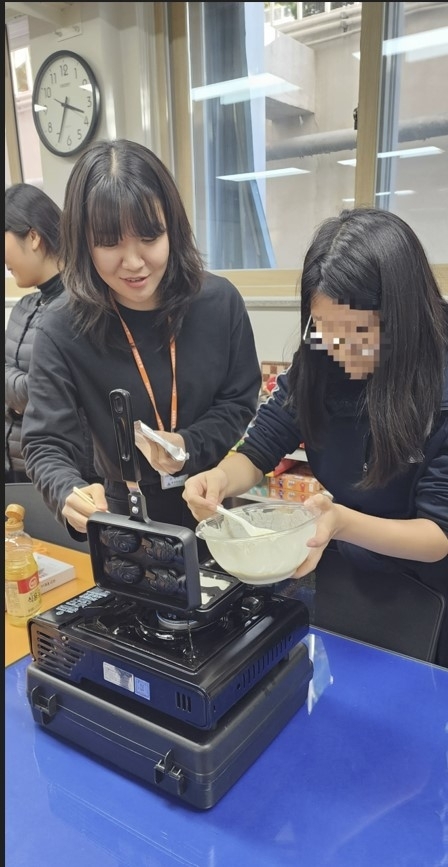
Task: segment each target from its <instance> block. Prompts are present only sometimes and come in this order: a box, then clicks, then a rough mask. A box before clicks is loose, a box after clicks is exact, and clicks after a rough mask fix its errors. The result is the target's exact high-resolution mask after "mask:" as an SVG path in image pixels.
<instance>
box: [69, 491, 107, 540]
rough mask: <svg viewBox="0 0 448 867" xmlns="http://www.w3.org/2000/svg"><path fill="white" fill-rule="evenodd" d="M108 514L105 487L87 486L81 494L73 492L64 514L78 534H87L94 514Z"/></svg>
mask: <svg viewBox="0 0 448 867" xmlns="http://www.w3.org/2000/svg"><path fill="white" fill-rule="evenodd" d="M89 500H90V502H89ZM98 511H101V512H107V500H106V496H105V493H104V487H103V485H100V484H97V483H95V484H94V485H85V486H83V487H82V488H80V489H79V492H78V493H77V492H76V491H71V492H70V494H69V495H68V497H67V498H66V500H65V504H64V507H63V509H62V514H63V516H64V518H65V519H66V521H68V523H69V524H70V525H71V526H72V527H73V529H74V530H76V531H77V532H78V533H85V532H86V529H87V521H88V519H89V518H90V516H91V515H93V513H94V512H98Z"/></svg>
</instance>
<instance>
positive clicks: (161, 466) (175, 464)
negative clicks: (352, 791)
mask: <svg viewBox="0 0 448 867" xmlns="http://www.w3.org/2000/svg"><path fill="white" fill-rule="evenodd" d="M158 434H159V436H160V437H162V438H163V439H164V440H166V441H167V443H171V445H173V446H177V448H180V449H182V450H183V451H185V441H184V438H183V437H182V436H181V435H180V434H178V433H171V432H170V431H165V430H164V431H158ZM135 444H136V446H137V447H138V448H139V449H140V451H141V452H142V454H144V456H145V458H146V460H147V461H148V463H149V464H151V466H152V467H153V469H154V470H157V472H158V473H168V474H169V475H170V476H172V475H174V473H178V472H179V470H181V469H182V468H183V466H184V464H185V461H176V460H175V459H174V458H172V457H171V455H170V454H168V452H167V451H165V449H164V448H163V446H161V445H159V444H158V443H155V442H153V441H152V440H151V441H149V440H148V439H147V437H145V436H143V434H140V433H138V432H137V431H136V432H135Z"/></svg>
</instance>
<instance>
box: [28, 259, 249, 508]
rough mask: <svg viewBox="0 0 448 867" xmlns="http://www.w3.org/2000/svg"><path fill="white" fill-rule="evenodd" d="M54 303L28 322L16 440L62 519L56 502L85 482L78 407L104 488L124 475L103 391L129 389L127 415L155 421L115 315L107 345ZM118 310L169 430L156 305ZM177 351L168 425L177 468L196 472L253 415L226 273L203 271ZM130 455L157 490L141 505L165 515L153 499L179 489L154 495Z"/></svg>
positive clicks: (244, 332) (239, 302) (245, 351)
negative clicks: (30, 346) (30, 341)
mask: <svg viewBox="0 0 448 867" xmlns="http://www.w3.org/2000/svg"><path fill="white" fill-rule="evenodd" d="M53 308H54V309H53V310H52V311H51V312H50V311H48V315H47V316H46V317H45V320H44V321H42V322H41V323H39V325H38V328H37V329H36V337H35V342H34V353H33V359H32V363H31V366H30V372H29V383H28V405H27V409H26V412H25V416H24V420H23V429H22V449H23V454H24V456H25V463H26V470H27V472H28V474H29V476H30V478H31V479H32V481H33V483H34V485H35V486H36V488H37V489H38V490H39V491H40V493H41V494H42V496H43V499H44V500H45V502H46V504H47V505H48V506H49V508H50V509H51V510H52V511H53V512H54V514H55V515H56V517H57V518H58V519H59V520H60V521H61V522H62V523H64V519H63V517H62V514H61V510H62V508H63V506H64V503H65V500H66V497H67V496H68V494H69V493H70V491H71V490H72V488H73V486H74V485H81V486H82V485H83V483H84V480H83V478H82V475H81V472H80V469H79V468H80V466H81V465H82V463H81V462H82V450H83V439H82V433H81V430H80V427H79V424H78V414H77V408H78V407H80V406H82V407H83V408H84V410H85V413H86V416H87V420H88V423H89V425H90V428H91V431H92V434H93V440H94V447H95V467H96V470H97V472H98V474H99V475H100V476H101V477H102V478H104V480H105V484H106V489H107V488H108V484H109V483H120V482H121V481H122V479H121V474H120V468H119V462H118V454H117V448H116V442H115V434H114V428H113V423H112V418H111V412H110V404H109V393H110V391H111V390H112V389H115V388H122V389H125V390H126V391H128V392H129V393H130V395H131V400H132V409H133V415H134V419H135V420H138V419H139V420H141V421H142V422H144V423H145V424H147V425H149V426H150V427H152V428H154V429H155V430H157V423H156V419H155V415H154V411H153V408H152V405H151V403H150V400H149V397H148V394H147V391H146V389H145V386H144V384H143V381H142V379H141V377H140V374H139V372H138V369H137V367H136V364H135V361H134V358H133V356H132V353H131V349H130V347H129V344H128V341H127V339H126V337H125V335H124V332H123V329H122V326H121V324H120V322H119V320H118V318H117V317H115V319H114V321H113V323H112V326H111V327H112V340H113V345H115V346H116V347H117V348H116V349H113V350H107V351H106V352H105V351H104V350H103V351H101V349H100V348H98V347H97V346H95V345H94V344H93V343H92V340H91V338H90V337H89V336H85V335H81V336H80V335H79V334H76V333H75V331H74V329H73V326H72V323H71V314H70V309H69V306H68V305H67V303H59V302H56V303H55V305H53ZM119 309H120V313H121V315H122V317H123V319H124V320H125V322H126V323H127V325H128V327H129V329H130V331H131V333H132V335H133V337H134V339H135V342H136V345H137V347H138V349H139V352H140V355H141V358H142V361H143V364H144V366H145V368H146V371H147V374H148V376H149V379H150V382H151V385H152V389H153V392H154V395H155V400H156V405H157V409H158V411H159V414H160V416H161V418H162V422H163V424H164V427H165V430H169V429H170V404H171V389H172V370H171V361H170V354H169V349H168V347H163V348H161V338H160V332H159V329H158V328H157V325H156V318H157V315H158V311H156V310H149V311H136V310H130V309H129V308H126V307H122V306H120V307H119ZM176 356H177V367H176V380H177V391H178V416H177V426H176V432H178V433H180V434H181V435H182V436H183V438H184V441H185V448H186V451H187V452H188V453H189V455H190V457H189V459H188V460H187V462H186V464H185V465H184V467H183V469H182V471H181V473H188V474H189V475H194V474H195V473H198V472H200V471H202V470H205V469H208V468H210V467H212V466H214V465H215V464H216V463H218V461H220V460H221V459H222V458H223V457H224V455H225V454H226V453H227V452H228V450H229V449H230V448H232V446H233V445H235V443H236V442H237V441H238V440H239V439H240V437H241V436H242V435H243V433H244V431H245V430H246V428H247V425H248V424H249V422H250V420H251V419H252V417H253V416H254V413H255V411H256V406H257V399H258V394H259V389H260V383H261V374H260V365H259V362H258V359H257V354H256V349H255V342H254V337H253V332H252V328H251V324H250V320H249V316H248V313H247V310H246V307H245V304H244V301H243V299H242V297H241V295H240V293H239V292H238V290H237V289H236V288H235V286H233V284H232V283H230V282H229V281H228V280H226V279H224V278H223V277H218V276H215V275H212V274H207V275H206V276H205V278H204V282H203V286H202V288H201V291H200V293H199V294H198V295H197V296H196V297H195V298H194V299H193V300H192V303H191V306H190V308H189V310H188V313H187V314H186V316H185V318H184V321H183V324H182V328H181V331H180V334H179V336H178V338H177V340H176ZM138 457H139V463H140V468H141V474H142V480H141V486H142V489H143V490H144V492H145V493H146V491H151V490H152V491H153V492H157V496H156V495H154V497H152V498H151V502H150V503H148V504H147V505H148V513H149V515H150V517H151V518H152V519H153V520H156V521H157V520H159V521H163V520H165V521H166V515H164V514H163V509H162V511H161V510H160V509H159V507H158V503H159V502H162V501H163V500H164V499H165V500H168V499H173V498H177V499H180V498H181V493H182V488H174V489H171V490H170V491H163V492H161V494H160V476H159V474H158V473H157V472H156V471H155V470H153V468H152V467H151V466H150V464H149V463H148V462H147V461H146V460H145V458H144V457H143V455H142V454H141V453H140V452H138ZM111 487H112V489H113V488H114V487H117V486H116V485H115V486H114V485H113V484H112V486H111ZM120 489H122V485H118V490H120ZM125 490H126V489H125ZM166 495H169V496H166ZM125 501H126V497H125ZM116 511H118V509H117V510H116ZM172 522H173V523H176V521H175V520H173V521H172Z"/></svg>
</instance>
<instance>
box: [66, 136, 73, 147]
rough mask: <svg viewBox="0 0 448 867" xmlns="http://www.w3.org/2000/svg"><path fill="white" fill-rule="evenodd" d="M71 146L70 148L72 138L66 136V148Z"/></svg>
mask: <svg viewBox="0 0 448 867" xmlns="http://www.w3.org/2000/svg"><path fill="white" fill-rule="evenodd" d="M71 146H72V138H71V136H69V135H68V136H67V147H69V148H70V147H71Z"/></svg>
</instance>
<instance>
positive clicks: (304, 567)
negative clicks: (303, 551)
mask: <svg viewBox="0 0 448 867" xmlns="http://www.w3.org/2000/svg"><path fill="white" fill-rule="evenodd" d="M323 551H324V549H323V548H319V549H318V550H315V551H312V552H311V553H310V554H309V555H308V557H307V558H306V560H304V561H303V563H301V565H300V566H299V567H298V569H296V571H295V572H294V575H293V576H292V577H293V578H304V577H305V575H309V574H310V572H314V570H315V568H316V566H317V564H318V562H319V560H320V558H321V557H322V554H323Z"/></svg>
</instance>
